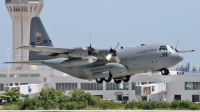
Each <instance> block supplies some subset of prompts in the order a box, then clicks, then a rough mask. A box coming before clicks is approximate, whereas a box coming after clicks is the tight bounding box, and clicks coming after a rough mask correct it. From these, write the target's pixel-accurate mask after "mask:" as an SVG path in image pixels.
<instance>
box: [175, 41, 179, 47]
mask: <svg viewBox="0 0 200 112" xmlns="http://www.w3.org/2000/svg"><path fill="white" fill-rule="evenodd" d="M178 44H179V40H177V43H176V48H175V49H177V47H178Z"/></svg>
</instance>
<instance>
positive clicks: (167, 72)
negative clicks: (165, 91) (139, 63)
mask: <svg viewBox="0 0 200 112" xmlns="http://www.w3.org/2000/svg"><path fill="white" fill-rule="evenodd" d="M160 72H161V74H162V75H169V70H168V69H166V68H163V69H161V70H160Z"/></svg>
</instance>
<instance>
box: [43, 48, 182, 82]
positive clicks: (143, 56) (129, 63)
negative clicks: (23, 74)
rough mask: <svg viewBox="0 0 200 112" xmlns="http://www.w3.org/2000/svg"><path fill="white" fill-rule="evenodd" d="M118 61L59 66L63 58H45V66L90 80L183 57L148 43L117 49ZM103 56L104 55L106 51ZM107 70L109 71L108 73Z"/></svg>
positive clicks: (159, 66)
mask: <svg viewBox="0 0 200 112" xmlns="http://www.w3.org/2000/svg"><path fill="white" fill-rule="evenodd" d="M117 53H118V56H119V58H120V60H121V61H120V63H116V62H115V60H114V58H112V59H111V60H110V61H107V60H106V59H105V60H97V61H96V62H94V63H92V64H88V65H81V66H74V67H73V66H72V67H63V66H59V63H60V62H63V61H64V60H66V59H65V58H58V59H53V60H54V61H52V60H47V61H46V62H45V63H46V65H47V66H50V67H52V68H55V69H57V70H59V71H62V72H65V73H67V74H69V75H72V76H74V77H77V78H81V79H87V80H92V79H96V78H102V77H107V76H108V74H111V75H112V77H113V78H115V77H123V76H127V75H134V74H138V73H145V72H152V71H156V70H160V69H162V68H170V67H172V66H174V65H176V64H178V63H179V62H180V61H182V60H183V57H182V56H181V55H180V54H179V53H177V52H174V50H173V49H172V48H171V47H170V46H167V45H162V44H150V45H144V46H138V47H130V48H124V49H119V50H117ZM102 54H105V55H104V57H105V56H106V53H105V52H104V53H102ZM108 72H109V73H108Z"/></svg>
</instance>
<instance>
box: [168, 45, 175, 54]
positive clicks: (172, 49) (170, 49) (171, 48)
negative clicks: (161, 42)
mask: <svg viewBox="0 0 200 112" xmlns="http://www.w3.org/2000/svg"><path fill="white" fill-rule="evenodd" d="M167 49H168V50H169V52H171V53H174V48H173V47H172V46H168V45H167Z"/></svg>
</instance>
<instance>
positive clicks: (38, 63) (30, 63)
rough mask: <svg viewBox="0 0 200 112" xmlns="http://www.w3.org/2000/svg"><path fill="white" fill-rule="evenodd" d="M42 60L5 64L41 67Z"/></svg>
mask: <svg viewBox="0 0 200 112" xmlns="http://www.w3.org/2000/svg"><path fill="white" fill-rule="evenodd" d="M43 63H44V61H43V60H41V61H40V60H38V61H18V62H5V64H27V65H43Z"/></svg>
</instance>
